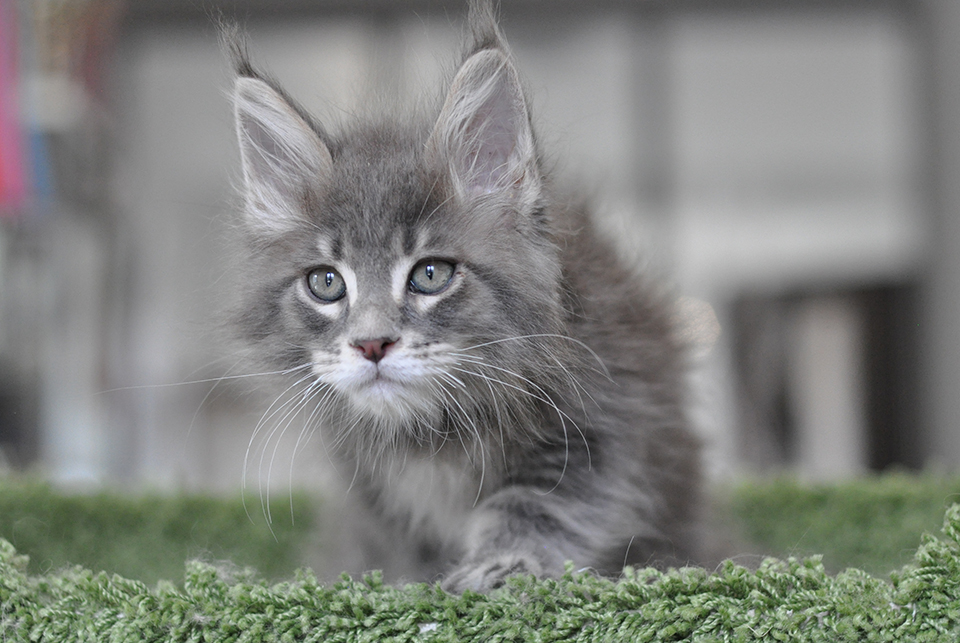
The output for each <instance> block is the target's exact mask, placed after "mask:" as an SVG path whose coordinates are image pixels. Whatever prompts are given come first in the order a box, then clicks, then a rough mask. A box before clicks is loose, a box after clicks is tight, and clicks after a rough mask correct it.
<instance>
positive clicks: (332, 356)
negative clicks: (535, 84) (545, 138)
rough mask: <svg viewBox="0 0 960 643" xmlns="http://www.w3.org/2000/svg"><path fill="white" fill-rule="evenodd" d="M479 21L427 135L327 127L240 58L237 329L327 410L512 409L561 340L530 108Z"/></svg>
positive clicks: (459, 412)
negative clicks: (246, 269) (244, 263)
mask: <svg viewBox="0 0 960 643" xmlns="http://www.w3.org/2000/svg"><path fill="white" fill-rule="evenodd" d="M473 14H474V15H473V18H472V26H473V31H474V37H473V45H472V46H471V47H470V49H469V51H468V54H467V55H466V56H465V58H464V61H463V63H462V65H461V66H460V68H459V70H458V71H457V73H456V75H455V77H454V79H453V81H452V84H451V86H450V89H449V92H448V94H447V96H446V99H445V101H444V103H443V106H442V108H441V109H440V111H439V114H438V115H434V117H433V118H432V119H430V122H429V123H428V124H426V125H425V126H424V125H421V124H417V123H409V122H408V123H396V122H394V123H391V122H389V120H388V119H380V120H375V121H373V122H364V123H356V124H354V125H353V126H351V127H350V128H349V129H348V130H346V131H343V132H341V133H339V134H337V135H333V134H330V133H328V132H327V131H325V130H324V129H322V128H321V127H320V126H319V125H317V124H316V123H315V122H313V120H312V119H311V118H310V117H309V116H308V115H307V114H306V113H305V112H304V111H303V110H302V109H301V108H300V107H298V106H297V105H296V104H295V103H293V102H292V101H291V100H290V99H289V98H288V97H287V96H286V95H285V94H284V92H283V91H282V90H281V89H280V88H279V87H278V85H277V84H276V83H274V82H273V81H271V80H269V79H267V78H265V77H264V76H262V75H261V74H259V73H258V72H256V71H255V70H254V69H253V68H252V67H251V65H250V64H249V62H248V61H247V58H246V57H245V56H244V55H242V53H237V55H236V56H235V62H236V68H237V71H238V78H237V80H236V88H235V93H234V100H235V109H236V126H237V133H238V137H239V141H240V151H241V156H242V169H243V196H244V199H245V227H246V229H247V231H248V233H249V234H248V237H249V239H250V240H251V242H252V245H251V248H253V249H254V250H255V252H252V253H251V255H252V256H251V258H250V275H251V277H250V278H249V279H248V280H247V281H246V287H247V292H246V293H245V295H246V296H245V298H244V304H243V305H244V312H243V314H242V315H241V320H242V323H243V327H244V329H245V333H246V335H247V337H248V338H250V339H252V340H253V343H254V344H255V345H256V346H257V347H258V352H259V355H260V357H261V359H267V360H272V361H273V362H274V364H273V365H274V366H279V367H281V368H290V369H297V371H296V374H297V375H298V376H300V377H302V378H303V379H302V382H303V385H304V386H307V387H313V389H314V390H315V391H316V392H317V397H318V399H321V400H322V404H323V405H325V406H328V407H330V408H332V409H337V410H338V411H339V412H340V413H341V414H342V415H344V414H345V415H346V416H347V417H349V416H351V415H352V416H354V417H358V418H366V419H368V420H372V421H374V423H375V424H377V425H380V426H390V427H405V428H406V429H408V430H413V428H412V427H420V428H421V429H423V428H430V429H433V430H436V427H437V426H438V425H439V424H440V423H442V422H445V421H447V420H449V419H451V418H453V419H457V418H459V419H460V421H461V422H460V423H461V424H463V423H466V422H467V421H468V420H469V418H470V417H476V413H477V411H478V409H479V410H480V411H483V410H484V409H486V410H487V411H488V412H490V413H491V414H492V413H494V412H496V413H497V414H498V416H500V415H501V414H502V417H500V418H499V419H500V420H501V422H502V421H503V419H504V418H506V417H510V416H511V414H513V415H514V416H519V415H521V414H522V413H520V411H519V410H518V409H517V408H514V407H517V406H518V405H519V406H523V405H529V402H530V401H531V400H535V399H536V398H537V397H538V396H539V395H540V394H539V393H538V392H537V390H536V387H537V384H536V383H535V382H537V381H543V380H542V377H543V373H544V372H545V371H550V368H551V366H550V364H549V363H548V364H546V366H545V365H544V361H545V357H544V354H543V353H544V351H547V352H555V351H556V350H557V347H555V346H554V345H553V344H554V343H555V342H554V339H553V338H552V337H551V336H552V335H555V334H557V333H560V332H562V327H563V322H562V311H561V303H560V300H561V296H560V285H559V281H560V266H559V259H558V253H557V247H556V244H555V242H554V240H553V237H552V233H551V230H550V227H549V221H548V217H547V215H546V213H545V195H544V184H543V176H542V173H541V167H540V163H539V160H538V154H537V150H536V146H535V142H534V136H533V132H532V128H531V125H530V118H529V115H528V112H527V106H526V101H525V100H524V96H523V93H522V91H521V85H520V81H519V77H518V75H517V72H516V70H515V68H514V66H513V63H512V61H511V58H510V55H509V52H508V50H507V49H506V47H505V45H504V43H503V40H502V38H501V36H500V33H499V30H498V29H497V26H496V23H495V22H494V20H493V17H492V11H491V10H490V9H489V8H488V7H487V6H485V5H477V8H474V11H473ZM241 49H242V48H241V47H235V51H236V52H240V51H241ZM560 350H562V349H560ZM547 361H548V362H549V361H550V360H549V359H548V360H547ZM521 389H522V392H521V393H518V391H520V390H521ZM501 407H502V408H501ZM470 421H472V420H470Z"/></svg>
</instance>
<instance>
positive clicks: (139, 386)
mask: <svg viewBox="0 0 960 643" xmlns="http://www.w3.org/2000/svg"><path fill="white" fill-rule="evenodd" d="M310 366H312V365H311V364H301V365H300V366H295V367H293V368H286V369H283V370H280V371H262V372H259V373H242V374H240V375H221V376H219V377H208V378H206V379H202V380H189V381H186V382H167V383H166V384H136V385H133V386H120V387H117V388H110V389H105V390H103V391H98V392H97V394H98V395H106V394H107V393H117V392H120V391H139V390H143V389H156V388H174V387H177V386H191V385H193V384H211V383H215V384H219V383H220V382H222V381H224V380H241V379H246V378H250V377H267V376H270V375H290V374H291V373H296V372H297V371H300V370H303V369H305V368H309V367H310Z"/></svg>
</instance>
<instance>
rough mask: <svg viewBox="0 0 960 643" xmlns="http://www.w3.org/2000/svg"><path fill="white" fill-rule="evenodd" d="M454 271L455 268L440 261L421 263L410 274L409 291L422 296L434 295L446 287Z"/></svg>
mask: <svg viewBox="0 0 960 643" xmlns="http://www.w3.org/2000/svg"><path fill="white" fill-rule="evenodd" d="M455 269H456V266H454V265H453V264H452V263H450V262H449V261H443V260H442V259H427V260H425V261H421V262H420V263H418V264H417V265H416V266H414V268H413V272H411V273H410V290H411V291H412V292H416V293H420V294H422V295H435V294H437V293H438V292H440V291H442V290H443V289H444V288H446V287H447V285H448V284H449V283H450V280H451V279H453V271H454V270H455Z"/></svg>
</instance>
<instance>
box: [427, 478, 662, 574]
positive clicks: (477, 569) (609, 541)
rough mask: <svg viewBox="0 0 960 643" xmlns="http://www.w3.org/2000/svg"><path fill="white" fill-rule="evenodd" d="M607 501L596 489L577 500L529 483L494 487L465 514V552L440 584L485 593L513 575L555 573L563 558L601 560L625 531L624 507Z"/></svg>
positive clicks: (578, 561)
mask: <svg viewBox="0 0 960 643" xmlns="http://www.w3.org/2000/svg"><path fill="white" fill-rule="evenodd" d="M612 500H613V499H612V498H609V497H607V498H604V494H602V493H600V494H597V496H595V497H594V498H593V499H587V498H583V499H579V498H571V497H569V496H566V495H562V494H559V493H557V492H553V493H545V492H543V491H539V490H537V489H533V488H530V487H510V488H507V489H504V490H502V491H500V492H499V493H497V494H495V495H494V496H492V497H490V498H488V499H487V500H486V501H484V503H483V504H482V505H480V506H479V507H477V510H476V511H475V513H474V515H473V516H472V517H471V520H470V522H469V525H468V527H467V528H468V535H467V553H466V555H465V556H464V558H463V560H462V561H461V562H460V564H459V565H458V566H457V567H455V568H454V569H453V570H452V571H451V572H450V573H449V574H447V576H446V578H445V579H444V581H443V587H444V588H445V589H447V590H448V591H453V592H461V591H463V590H465V589H472V590H475V591H487V590H490V589H493V588H495V587H498V586H500V585H502V584H503V582H504V580H505V579H506V577H507V576H510V575H513V574H533V575H535V576H541V577H542V576H552V577H557V576H560V575H561V574H562V573H563V571H564V563H565V562H566V561H567V560H572V561H574V563H575V564H576V565H578V566H597V565H599V564H601V561H600V558H601V557H602V554H604V553H608V552H609V551H610V550H611V549H614V548H615V547H616V543H617V542H618V541H619V540H621V539H623V538H624V536H623V534H624V532H625V531H626V530H627V527H626V526H625V525H624V524H622V523H623V520H622V518H623V510H624V507H623V506H622V505H621V506H619V507H618V506H616V505H617V504H619V503H615V502H612ZM628 513H632V511H631V510H629V509H628ZM618 523H620V524H618ZM641 528H642V526H641ZM640 535H641V536H647V535H648V534H640ZM626 538H627V539H629V536H626Z"/></svg>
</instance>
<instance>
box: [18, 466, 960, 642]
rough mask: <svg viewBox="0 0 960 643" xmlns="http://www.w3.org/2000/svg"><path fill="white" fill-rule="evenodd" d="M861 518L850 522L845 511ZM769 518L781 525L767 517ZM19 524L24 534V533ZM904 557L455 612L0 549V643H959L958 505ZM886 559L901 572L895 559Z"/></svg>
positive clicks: (491, 601) (357, 594)
mask: <svg viewBox="0 0 960 643" xmlns="http://www.w3.org/2000/svg"><path fill="white" fill-rule="evenodd" d="M956 486H957V484H956V481H949V480H947V481H943V480H936V479H933V478H920V479H916V478H910V477H908V476H885V477H882V478H880V479H874V480H870V481H866V482H857V483H849V484H848V485H839V486H836V485H835V486H832V487H807V486H804V485H800V484H798V483H792V482H782V481H780V482H775V483H772V484H770V483H755V484H753V485H748V486H746V487H744V488H741V489H739V490H738V491H737V492H736V493H734V494H733V500H732V501H731V515H732V516H734V517H736V516H738V515H741V514H743V513H746V514H748V515H749V514H750V512H751V511H764V510H765V511H766V512H767V513H766V514H765V519H766V521H767V522H771V523H775V522H789V520H794V521H797V524H798V525H802V524H803V522H802V521H803V519H804V518H803V517H804V516H805V517H806V520H807V523H808V524H807V525H806V526H805V528H804V529H805V531H802V532H801V531H798V532H797V533H795V534H794V535H793V536H784V538H786V539H787V540H785V542H786V543H787V546H788V547H789V548H793V549H798V548H799V547H800V546H802V547H803V548H806V547H808V546H809V547H815V543H813V542H812V541H811V539H810V538H808V536H809V535H810V534H811V532H814V534H813V535H814V536H816V535H817V532H823V531H824V530H823V529H822V528H819V527H818V528H814V527H813V526H811V525H816V524H817V521H816V520H812V518H815V517H816V515H817V514H809V513H804V512H806V511H814V512H821V513H822V514H823V515H824V516H826V517H827V518H828V519H829V520H833V521H834V522H836V521H837V520H839V521H841V522H843V521H844V520H846V519H850V518H852V519H853V520H854V521H857V520H858V519H859V518H863V519H864V520H866V521H867V522H868V523H870V524H873V525H874V526H875V527H876V528H877V529H878V530H879V531H881V532H884V531H891V530H893V531H897V529H895V527H897V526H899V524H900V523H899V522H898V521H897V515H899V516H900V517H901V518H902V517H904V516H911V515H914V514H916V515H919V514H923V513H924V512H925V511H928V510H931V509H933V508H936V509H937V511H938V512H940V513H941V517H942V510H941V509H940V507H942V506H943V502H944V500H949V499H950V498H951V497H952V494H955V493H956V491H955V489H956ZM831 490H833V491H831ZM868 490H872V491H868ZM6 491H8V489H5V488H3V487H2V485H0V492H6ZM49 493H51V494H53V495H56V494H54V493H53V492H49ZM871 494H872V495H871ZM7 495H8V494H6V493H0V536H7V537H9V536H8V534H9V533H10V532H9V531H5V530H6V529H7V528H8V527H6V526H4V523H3V520H4V516H5V514H4V506H3V503H4V500H2V498H7ZM842 498H846V499H847V500H846V502H847V504H846V505H844V502H843V501H841V499H842ZM924 498H926V499H927V500H929V502H926V501H924V502H921V500H923V499H924ZM936 499H938V500H936ZM218 502H222V501H218ZM741 502H742V503H744V504H742V505H741V504H740V503H741ZM938 502H939V503H940V504H939V505H937V503H938ZM864 503H866V507H865V508H863V509H862V510H860V511H859V513H857V512H855V511H854V510H853V507H855V506H862V505H864ZM925 503H926V504H925ZM871 504H872V506H873V511H872V512H871V511H870V510H869V506H870V505H871ZM918 507H919V509H918ZM923 507H926V509H924V508H923ZM778 510H779V511H782V512H783V513H782V514H781V515H772V514H774V513H775V512H776V511H778ZM897 511H899V512H900V513H899V514H896V512H897ZM844 512H846V513H844ZM201 513H202V512H201ZM77 515H78V514H76V513H74V516H75V517H76V516H77ZM244 515H245V513H244ZM924 515H925V514H924ZM785 516H787V517H789V520H787V521H785V520H784V517H785ZM797 516H799V517H800V518H799V519H798V518H797ZM878 516H880V518H879V519H878ZM891 516H892V517H891ZM298 518H299V516H298ZM917 520H918V521H917V522H915V523H914V522H911V521H910V520H905V521H904V522H906V523H908V525H909V526H910V527H911V528H912V527H915V526H916V525H918V524H920V523H921V522H923V521H924V520H927V518H926V517H924V518H922V519H919V518H918V519H917ZM871 521H872V522H871ZM181 522H182V521H181ZM747 522H749V517H748V520H747ZM760 522H763V521H760ZM823 522H827V521H823ZM18 524H20V525H21V528H22V526H23V523H22V519H20V522H19V523H18ZM223 524H224V525H232V526H231V527H230V529H232V530H234V531H236V530H239V531H241V532H244V530H245V529H248V528H249V527H250V522H249V520H247V527H244V526H242V525H241V526H238V525H234V524H233V523H231V522H230V521H225V522H224V523H223ZM260 528H263V526H262V525H260ZM197 529H199V527H197V526H196V525H193V526H192V527H191V528H190V529H188V530H187V533H193V534H197V533H200V532H198V531H197ZM746 531H749V529H748V530H746ZM760 531H762V530H760ZM20 535H21V537H20V538H18V540H20V541H22V544H23V547H21V549H23V550H26V549H27V547H26V545H28V542H27V539H25V538H23V532H22V531H21V532H20ZM821 535H822V534H821ZM207 537H215V535H212V532H210V533H208V534H207V536H204V538H207ZM298 537H299V536H298V535H297V534H296V533H293V534H292V535H291V536H290V538H291V539H292V540H296V539H297V538H298ZM844 538H845V539H846V540H852V538H851V537H844ZM194 540H196V538H194ZM241 540H242V537H241ZM813 540H815V539H813ZM840 540H841V541H843V540H844V539H843V538H842V539H840ZM874 542H880V541H879V540H875V541H874ZM889 542H890V543H896V542H898V540H897V538H894V539H892V540H890V541H889ZM917 543H920V547H919V549H915V548H916V544H917ZM278 544H279V543H278ZM895 546H897V545H894V547H895ZM908 547H909V548H910V549H911V550H914V549H915V554H913V556H912V562H909V563H908V564H907V565H906V566H903V567H901V568H900V569H899V570H898V571H895V572H893V573H892V574H890V575H889V577H888V578H887V579H884V578H881V577H879V576H874V575H870V574H868V573H866V572H865V571H862V570H860V569H847V570H845V571H841V572H840V573H838V574H835V575H834V574H831V573H829V572H828V570H827V569H826V568H825V567H824V565H823V564H822V563H821V561H820V559H819V558H809V559H804V560H800V559H795V558H790V559H787V560H775V559H767V560H766V561H764V562H763V563H762V564H760V566H759V568H757V569H755V570H752V569H748V568H747V567H743V566H740V565H738V564H735V563H733V562H727V563H725V564H723V565H722V566H720V567H719V568H717V569H716V570H702V569H683V570H671V571H669V572H663V573H661V572H657V571H653V570H646V569H643V570H636V571H628V572H626V573H625V575H624V577H623V578H622V579H619V580H617V581H612V580H607V579H599V578H596V577H594V576H593V575H591V574H589V573H587V572H584V573H577V572H574V571H573V570H570V571H569V572H568V573H567V575H565V576H564V577H563V578H562V579H559V580H535V579H532V578H526V577H518V578H513V579H510V581H509V582H508V584H507V586H506V587H504V588H502V589H500V590H497V591H495V592H493V593H492V594H490V595H488V596H484V595H479V594H475V593H470V592H467V593H465V594H463V595H462V596H453V595H448V594H446V593H444V592H442V591H441V590H440V589H439V588H437V587H436V586H432V585H426V584H414V585H407V586H404V587H399V588H396V587H391V586H387V585H384V584H383V583H382V582H380V580H379V577H378V576H377V575H370V576H368V577H365V578H363V579H356V580H349V579H343V580H341V581H340V582H337V583H333V584H324V583H319V582H318V581H317V580H316V579H315V578H314V577H313V576H312V575H311V574H310V573H309V572H304V571H301V572H296V573H294V572H290V573H289V574H288V575H287V576H286V578H287V580H285V581H283V582H279V583H276V582H274V581H269V580H264V579H263V577H262V576H260V575H259V574H257V573H255V572H252V571H244V570H240V569H239V568H238V567H237V566H235V565H230V564H221V565H208V564H204V563H200V562H191V563H188V564H187V571H186V575H185V576H184V575H183V573H182V571H181V572H180V574H179V575H178V576H169V577H167V578H168V580H166V581H161V582H159V583H155V584H154V583H152V582H151V583H150V584H147V583H144V582H141V581H138V580H131V579H129V578H125V577H123V576H120V575H116V574H114V575H111V574H109V573H107V572H103V571H89V570H88V569H85V568H82V567H63V566H59V564H58V565H57V566H54V567H51V566H50V565H51V564H50V561H49V560H48V562H47V563H44V564H43V565H41V567H40V569H39V570H38V569H36V568H34V567H31V566H30V565H29V564H28V562H27V560H26V559H25V557H24V556H21V555H18V554H17V553H16V551H15V550H14V547H13V546H12V545H11V544H9V543H7V542H5V541H3V542H0V641H6V640H16V641H21V640H22V641H126V640H131V641H299V640H304V641H421V640H422V641H459V640H478V641H554V640H581V641H608V640H609V641H677V640H697V641H753V640H764V641H766V640H774V641H777V640H782V641H913V640H917V641H923V640H929V641H950V640H960V505H958V506H953V507H951V508H950V509H948V511H947V514H946V518H945V520H944V521H943V532H942V535H941V536H939V537H933V536H924V537H923V539H922V541H921V539H920V538H919V534H915V535H914V536H913V537H912V544H910V545H908ZM841 549H842V548H841ZM155 553H157V552H153V551H144V552H143V557H149V556H152V555H154V554H155ZM897 555H898V556H901V557H902V556H904V554H903V553H902V550H898V551H897ZM228 558H229V559H230V560H234V561H236V560H237V559H235V558H233V557H232V556H228ZM876 564H879V565H880V566H881V567H882V565H883V564H884V563H876ZM98 569H99V568H98ZM180 569H181V570H182V569H183V568H182V566H181V568H180ZM260 571H261V573H262V569H261V570H260ZM171 581H173V582H171Z"/></svg>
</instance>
